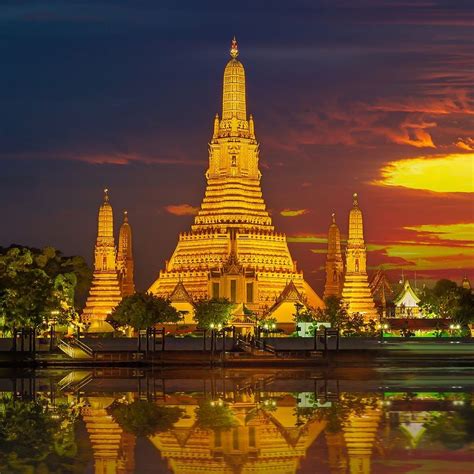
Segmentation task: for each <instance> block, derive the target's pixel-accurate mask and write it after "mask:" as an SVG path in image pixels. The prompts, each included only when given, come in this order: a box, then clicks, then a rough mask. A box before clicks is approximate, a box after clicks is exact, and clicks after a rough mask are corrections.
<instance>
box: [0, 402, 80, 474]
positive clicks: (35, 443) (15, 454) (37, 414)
mask: <svg viewBox="0 0 474 474" xmlns="http://www.w3.org/2000/svg"><path fill="white" fill-rule="evenodd" d="M74 422H75V416H74V414H72V413H71V411H70V410H69V407H54V408H52V407H49V406H48V404H47V402H46V401H45V400H14V399H11V398H7V397H3V398H2V399H0V471H1V472H83V469H84V466H83V465H82V466H80V465H77V461H76V459H77V457H78V452H77V445H76V443H75V441H74ZM81 461H84V459H81ZM66 466H67V468H68V469H67V470H66V469H64V468H65V467H66ZM75 467H76V468H77V470H76V469H74V468H75ZM81 467H82V469H81Z"/></svg>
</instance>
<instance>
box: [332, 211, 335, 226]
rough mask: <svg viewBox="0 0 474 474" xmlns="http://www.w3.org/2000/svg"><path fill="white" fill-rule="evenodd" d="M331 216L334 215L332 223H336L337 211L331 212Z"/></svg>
mask: <svg viewBox="0 0 474 474" xmlns="http://www.w3.org/2000/svg"><path fill="white" fill-rule="evenodd" d="M331 217H332V223H333V224H335V223H336V213H335V212H333V213H332V214H331Z"/></svg>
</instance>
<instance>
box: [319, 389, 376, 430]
mask: <svg viewBox="0 0 474 474" xmlns="http://www.w3.org/2000/svg"><path fill="white" fill-rule="evenodd" d="M376 408H377V397H376V396H374V395H369V394H352V393H348V392H345V393H343V394H341V396H340V397H339V399H338V400H337V402H334V403H332V405H331V406H330V407H329V408H324V409H322V410H321V411H320V412H318V413H319V416H320V418H321V419H324V420H326V422H327V425H326V431H327V432H328V433H338V432H340V431H341V430H342V428H343V426H344V424H346V423H347V422H348V421H349V420H350V419H351V418H353V417H361V416H362V415H363V414H364V412H365V411H366V410H370V409H376Z"/></svg>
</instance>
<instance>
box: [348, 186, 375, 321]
mask: <svg viewBox="0 0 474 474" xmlns="http://www.w3.org/2000/svg"><path fill="white" fill-rule="evenodd" d="M353 198H354V201H353V206H352V209H351V211H350V213H349V237H348V240H347V249H346V273H345V276H344V287H343V290H342V299H343V300H344V303H345V304H346V306H347V310H348V312H349V313H350V314H354V313H360V314H362V315H363V316H364V318H365V319H366V320H369V319H375V318H377V317H378V314H377V310H376V309H375V303H374V298H373V296H372V292H371V291H370V286H369V280H368V277H367V268H366V262H367V251H366V249H365V242H364V225H363V220H362V211H361V210H360V208H359V202H358V198H357V194H354V196H353Z"/></svg>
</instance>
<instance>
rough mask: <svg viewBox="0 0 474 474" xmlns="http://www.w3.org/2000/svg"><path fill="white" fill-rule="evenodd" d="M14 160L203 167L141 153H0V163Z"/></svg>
mask: <svg viewBox="0 0 474 474" xmlns="http://www.w3.org/2000/svg"><path fill="white" fill-rule="evenodd" d="M5 159H15V160H66V161H80V162H83V163H89V164H93V165H129V164H132V163H143V164H163V165H186V166H187V165H189V166H203V162H202V161H196V160H188V159H183V158H179V157H173V156H155V155H148V154H141V153H121V152H103V153H101V152H90V153H88V152H62V151H38V152H23V153H1V154H0V161H1V160H5Z"/></svg>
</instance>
